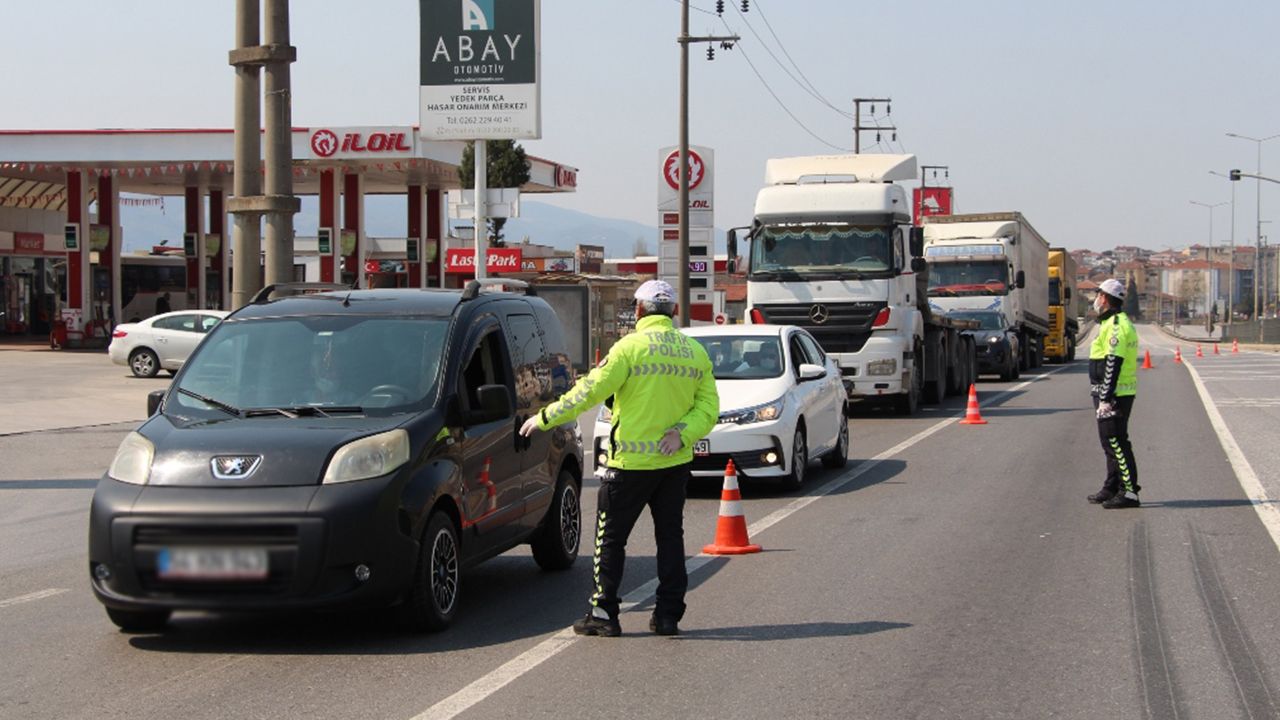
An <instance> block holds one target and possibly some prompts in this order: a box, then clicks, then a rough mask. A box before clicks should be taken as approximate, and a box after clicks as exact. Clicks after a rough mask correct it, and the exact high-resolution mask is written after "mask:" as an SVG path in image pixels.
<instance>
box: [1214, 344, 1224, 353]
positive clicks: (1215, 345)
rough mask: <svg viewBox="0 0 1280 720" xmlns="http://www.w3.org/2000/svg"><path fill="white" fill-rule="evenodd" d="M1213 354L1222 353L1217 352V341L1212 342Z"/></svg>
mask: <svg viewBox="0 0 1280 720" xmlns="http://www.w3.org/2000/svg"><path fill="white" fill-rule="evenodd" d="M1213 354H1214V355H1221V354H1222V353H1220V352H1218V343H1214V344H1213Z"/></svg>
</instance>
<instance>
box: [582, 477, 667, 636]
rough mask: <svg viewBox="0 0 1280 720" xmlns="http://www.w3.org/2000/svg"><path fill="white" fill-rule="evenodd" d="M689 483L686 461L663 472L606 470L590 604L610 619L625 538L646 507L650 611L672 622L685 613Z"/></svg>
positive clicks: (616, 599) (616, 603)
mask: <svg viewBox="0 0 1280 720" xmlns="http://www.w3.org/2000/svg"><path fill="white" fill-rule="evenodd" d="M688 482H689V465H688V464H685V465H678V466H676V467H672V468H665V469H662V470H618V469H614V468H610V469H609V470H608V471H606V473H605V477H604V479H603V480H601V481H600V492H599V494H598V495H597V501H596V505H597V509H596V549H595V564H594V566H593V572H594V580H595V591H594V592H593V594H592V595H591V605H592V607H594V608H599V609H601V610H604V611H605V612H606V613H608V614H609V617H615V618H616V617H617V616H618V610H619V607H618V606H619V604H620V603H621V600H620V598H619V597H618V586H619V585H621V584H622V570H623V566H624V565H625V564H626V561H627V557H626V549H627V538H628V537H630V535H631V529H632V528H633V527H635V524H636V520H638V519H639V517H640V512H641V511H642V510H644V508H645V506H646V505H648V506H649V514H651V515H652V516H653V533H654V538H655V540H656V541H657V546H658V593H657V603H656V606H655V608H654V614H655V615H658V616H659V617H665V618H671V619H672V620H676V621H679V620H680V618H682V617H684V609H685V604H684V594H685V591H686V590H688V588H689V576H688V574H687V573H686V571H685V566H684V561H685V557H684V500H685V486H686V485H687V484H688Z"/></svg>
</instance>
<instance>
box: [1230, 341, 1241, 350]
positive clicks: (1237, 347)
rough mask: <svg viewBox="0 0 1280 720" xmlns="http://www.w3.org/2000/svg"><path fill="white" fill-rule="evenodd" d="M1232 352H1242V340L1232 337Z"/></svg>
mask: <svg viewBox="0 0 1280 720" xmlns="http://www.w3.org/2000/svg"><path fill="white" fill-rule="evenodd" d="M1231 352H1232V354H1235V353H1238V352H1240V341H1239V340H1237V339H1236V338H1231Z"/></svg>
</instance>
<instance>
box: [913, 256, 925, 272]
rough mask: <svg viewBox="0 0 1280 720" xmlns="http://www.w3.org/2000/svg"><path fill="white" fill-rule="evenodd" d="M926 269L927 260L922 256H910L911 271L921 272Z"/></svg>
mask: <svg viewBox="0 0 1280 720" xmlns="http://www.w3.org/2000/svg"><path fill="white" fill-rule="evenodd" d="M928 269H929V261H927V260H925V259H924V258H922V257H913V258H911V272H913V273H923V272H925V271H926V270H928Z"/></svg>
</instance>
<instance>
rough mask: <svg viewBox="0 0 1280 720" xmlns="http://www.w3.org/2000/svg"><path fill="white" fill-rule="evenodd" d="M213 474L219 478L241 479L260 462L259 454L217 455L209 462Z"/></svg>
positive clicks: (248, 474)
mask: <svg viewBox="0 0 1280 720" xmlns="http://www.w3.org/2000/svg"><path fill="white" fill-rule="evenodd" d="M210 464H211V465H212V466H213V476H214V477H216V478H218V479H219V480H242V479H244V478H247V477H249V476H250V475H252V474H253V471H254V470H257V469H258V466H259V465H261V464H262V456H261V455H219V456H217V457H215V458H214V459H213V462H212V463H210Z"/></svg>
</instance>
